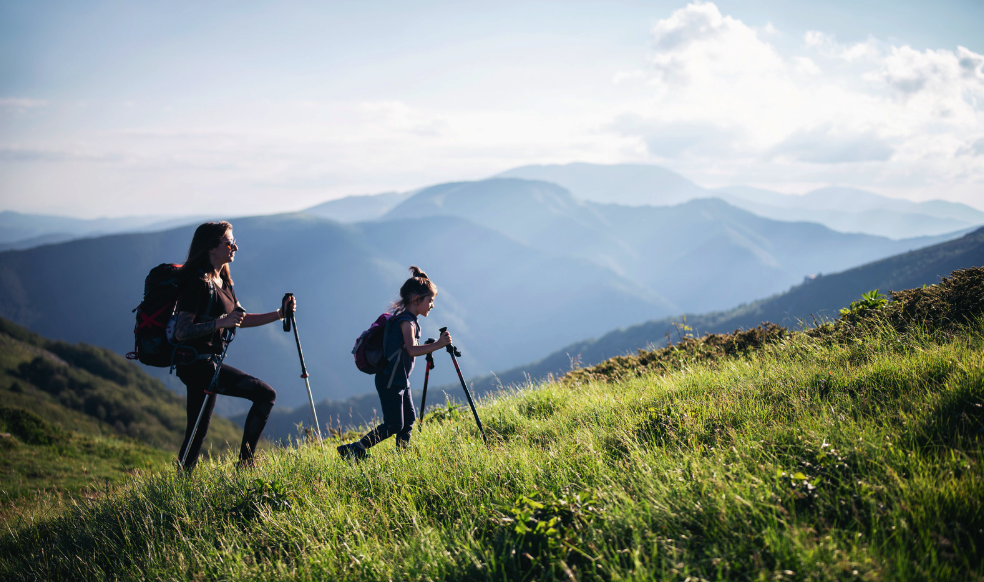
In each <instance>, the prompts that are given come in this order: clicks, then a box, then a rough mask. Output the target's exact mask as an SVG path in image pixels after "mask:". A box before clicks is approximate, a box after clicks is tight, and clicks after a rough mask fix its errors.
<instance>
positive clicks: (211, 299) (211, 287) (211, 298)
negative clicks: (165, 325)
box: [167, 271, 221, 374]
mask: <svg viewBox="0 0 984 582" xmlns="http://www.w3.org/2000/svg"><path fill="white" fill-rule="evenodd" d="M199 272H200V273H201V274H202V279H204V281H205V284H206V285H207V286H208V303H206V304H205V315H203V316H202V318H201V319H202V321H211V320H212V319H215V318H214V317H212V316H210V315H209V313H211V311H212V306H213V305H215V284H214V283H212V278H211V277H205V276H204V275H205V272H204V271H199ZM177 314H178V302H177V301H175V302H174V309H172V310H171V317H172V318H173V317H176V316H177ZM220 341H221V340H220ZM184 347H185V345H184V342H179V343H178V344H177V345H175V346H174V350H172V351H171V368H170V369H169V370H168V371H167V373H168V374H173V373H174V367H175V366H178V365H181V364H190V363H191V362H195V361H198V360H203V359H206V358H208V357H210V354H199V353H198V351H197V350H195V349H194V348H187V349H189V350H191V351H193V352H195V357H194V358H192V359H191V360H190V361H187V362H175V361H174V359H175V357H177V355H178V350H179V349H181V348H184Z"/></svg>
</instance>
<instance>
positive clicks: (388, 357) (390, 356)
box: [383, 311, 420, 390]
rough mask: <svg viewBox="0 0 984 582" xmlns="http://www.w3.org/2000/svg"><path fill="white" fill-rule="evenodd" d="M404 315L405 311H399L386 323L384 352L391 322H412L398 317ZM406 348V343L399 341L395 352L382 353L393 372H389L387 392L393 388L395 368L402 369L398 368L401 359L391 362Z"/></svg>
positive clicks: (409, 319) (406, 318) (407, 318)
mask: <svg viewBox="0 0 984 582" xmlns="http://www.w3.org/2000/svg"><path fill="white" fill-rule="evenodd" d="M404 313H406V311H401V312H400V313H399V314H398V315H396V316H394V317H392V318H390V320H389V321H387V322H386V328H385V329H383V349H384V350H385V349H386V340H387V338H388V335H389V329H390V325H391V324H392V323H393V322H395V321H396V320H397V319H402V320H404V321H410V322H412V321H413V319H412V318H409V317H405V318H401V317H400V316H401V315H403V314H404ZM419 325H420V324H417V326H418V328H419ZM406 347H407V346H406V342H405V341H401V342H400V347H398V348H397V349H396V350H394V351H393V353H392V354H387V353H386V352H385V351H384V352H383V356H384V357H385V358H386V361H388V362H390V363H391V364H392V365H393V371H392V372H390V379H389V382H387V383H386V389H387V390H389V389H390V388H392V386H393V380H394V379H396V368H397V367H402V366H400V364H402V363H403V362H402V360H403V358H399V359H397V360H396V361H393V360H394V358H396V357H397V356H402V355H403V350H404V349H406ZM408 379H409V378H408Z"/></svg>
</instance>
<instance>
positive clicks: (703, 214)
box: [382, 178, 953, 313]
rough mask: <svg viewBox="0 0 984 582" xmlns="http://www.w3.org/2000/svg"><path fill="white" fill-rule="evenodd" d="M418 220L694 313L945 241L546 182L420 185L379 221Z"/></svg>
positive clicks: (513, 180) (719, 203) (714, 201)
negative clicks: (438, 219) (627, 202)
mask: <svg viewBox="0 0 984 582" xmlns="http://www.w3.org/2000/svg"><path fill="white" fill-rule="evenodd" d="M422 216H458V217H461V218H464V219H467V220H469V221H471V222H474V223H476V224H479V225H482V226H484V227H486V228H490V229H493V230H496V231H498V232H501V233H504V234H506V235H507V236H510V237H512V238H514V239H516V240H518V241H521V242H523V243H525V244H527V245H529V246H531V247H533V248H536V249H540V250H542V251H543V252H546V253H550V254H553V255H556V256H568V257H575V258H578V259H583V260H587V261H591V262H593V263H595V264H597V265H600V266H603V267H606V268H609V269H611V270H612V271H614V272H615V273H617V274H619V275H621V276H623V277H625V278H627V279H629V280H631V281H633V282H635V283H636V284H638V285H639V286H641V287H644V288H648V289H650V290H651V291H652V292H653V293H654V294H658V295H659V296H660V297H661V298H663V299H665V300H668V301H669V302H670V303H671V304H672V305H673V306H675V307H677V309H676V311H678V312H685V311H686V312H698V313H699V312H703V311H710V310H716V309H723V308H727V307H730V306H733V305H736V304H738V303H741V302H745V301H752V300H754V299H758V298H760V297H763V296H766V295H771V294H773V293H777V292H779V291H782V290H784V289H787V288H789V287H790V286H791V285H794V284H797V283H799V282H801V281H802V280H803V278H804V277H806V276H810V275H815V274H817V273H824V272H831V271H840V270H844V269H847V268H849V267H852V266H855V265H858V264H861V263H866V262H869V261H872V260H875V259H879V258H883V257H887V256H890V255H893V254H897V253H900V252H904V251H907V250H911V249H915V248H919V247H923V246H926V245H929V244H934V243H937V242H941V241H942V240H947V239H949V238H952V236H953V235H949V236H943V237H936V238H933V237H920V238H915V239H907V240H901V241H895V240H891V239H887V238H884V237H875V236H870V235H861V234H844V233H839V232H835V231H832V230H830V229H828V228H826V227H824V226H821V225H818V224H814V223H807V222H799V223H792V222H782V221H775V220H769V219H764V218H761V217H759V216H756V215H754V214H752V213H750V212H747V211H744V210H741V209H738V208H735V207H734V206H731V205H729V204H727V203H725V202H723V201H721V200H717V199H696V200H691V201H689V202H686V203H683V204H679V205H675V206H623V205H619V204H598V203H594V202H586V201H582V200H579V199H578V198H576V197H574V196H573V195H572V194H571V193H570V192H569V191H567V190H566V189H564V188H562V187H560V186H558V185H556V184H553V183H550V182H541V181H535V180H520V179H517V178H494V179H490V180H482V181H479V182H456V183H451V184H441V185H438V186H433V187H431V188H425V189H424V190H421V191H420V192H418V193H417V194H415V195H414V196H411V197H410V198H408V199H406V200H405V201H403V202H402V203H400V204H399V205H398V206H396V207H395V208H393V209H392V210H390V211H389V212H387V213H386V214H384V215H383V217H382V220H389V221H395V220H399V219H400V218H408V217H422Z"/></svg>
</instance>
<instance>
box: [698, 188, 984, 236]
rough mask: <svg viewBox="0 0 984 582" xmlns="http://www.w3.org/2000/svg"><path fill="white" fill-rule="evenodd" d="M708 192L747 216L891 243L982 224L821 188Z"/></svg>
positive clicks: (970, 211) (939, 203)
mask: <svg viewBox="0 0 984 582" xmlns="http://www.w3.org/2000/svg"><path fill="white" fill-rule="evenodd" d="M714 192H715V193H716V194H717V195H719V196H720V197H721V198H723V199H724V200H726V201H727V202H728V203H729V204H732V205H734V206H737V207H739V208H743V209H745V210H747V211H749V212H752V213H754V214H757V215H759V216H763V217H766V218H772V219H775V220H787V221H810V222H818V223H820V224H824V225H826V226H829V227H830V228H832V229H834V230H839V231H841V232H867V233H870V234H877V235H882V236H888V237H893V238H902V237H904V236H911V235H906V234H905V233H921V234H925V235H939V234H945V233H950V232H954V231H957V230H961V229H966V228H968V227H971V226H974V225H979V224H984V212H981V211H979V210H976V209H974V208H971V207H969V206H967V205H966V204H956V203H953V202H946V201H943V200H932V201H929V202H910V201H908V200H899V199H897V198H886V197H884V196H878V195H876V194H872V193H870V192H865V191H864V190H858V189H856V188H821V189H819V190H814V191H812V192H809V193H807V194H804V195H802V196H790V195H787V194H779V193H777V192H770V191H768V190H761V189H758V188H748V187H744V186H738V187H731V188H719V189H716V190H714Z"/></svg>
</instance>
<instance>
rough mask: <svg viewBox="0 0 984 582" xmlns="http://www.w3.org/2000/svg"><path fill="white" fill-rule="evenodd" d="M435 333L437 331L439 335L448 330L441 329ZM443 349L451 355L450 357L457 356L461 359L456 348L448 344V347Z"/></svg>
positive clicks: (445, 328)
mask: <svg viewBox="0 0 984 582" xmlns="http://www.w3.org/2000/svg"><path fill="white" fill-rule="evenodd" d="M437 331H439V332H441V333H444V332H446V331H448V328H447V327H442V328H441V329H439V330H437ZM444 349H446V350H447V351H448V353H449V354H451V355H452V356H458V357H459V358H460V357H461V352H459V351H458V348H456V347H455V346H454V345H453V344H448V345H446V346H444Z"/></svg>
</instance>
